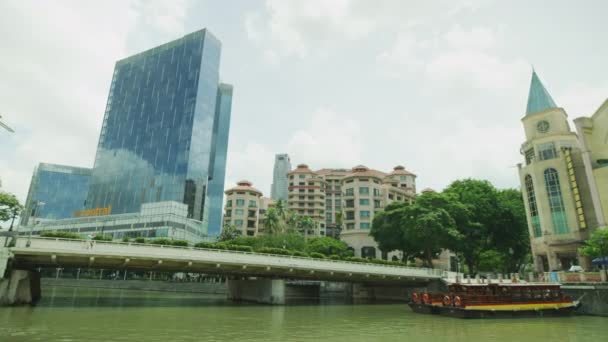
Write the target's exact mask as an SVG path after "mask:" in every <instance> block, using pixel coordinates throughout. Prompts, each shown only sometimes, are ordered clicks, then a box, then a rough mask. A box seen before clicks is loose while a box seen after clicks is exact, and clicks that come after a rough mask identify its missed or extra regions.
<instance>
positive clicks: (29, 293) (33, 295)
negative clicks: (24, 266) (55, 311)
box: [0, 270, 40, 305]
mask: <svg viewBox="0 0 608 342" xmlns="http://www.w3.org/2000/svg"><path fill="white" fill-rule="evenodd" d="M39 299H40V274H39V273H38V272H33V271H22V270H14V271H11V272H10V274H9V275H7V276H6V277H5V278H3V279H0V305H21V304H35V303H36V302H38V300H39Z"/></svg>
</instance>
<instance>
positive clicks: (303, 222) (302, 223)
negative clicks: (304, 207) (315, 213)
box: [298, 216, 317, 241]
mask: <svg viewBox="0 0 608 342" xmlns="http://www.w3.org/2000/svg"><path fill="white" fill-rule="evenodd" d="M316 227H317V222H316V221H315V220H313V219H312V218H311V217H310V216H300V218H299V220H298V228H301V229H304V240H305V241H307V240H308V230H309V229H311V228H313V229H314V228H316Z"/></svg>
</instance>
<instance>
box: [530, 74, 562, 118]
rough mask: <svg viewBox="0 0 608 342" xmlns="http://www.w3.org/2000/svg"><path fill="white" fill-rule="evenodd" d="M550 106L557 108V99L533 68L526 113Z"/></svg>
mask: <svg viewBox="0 0 608 342" xmlns="http://www.w3.org/2000/svg"><path fill="white" fill-rule="evenodd" d="M550 108H557V105H556V104H555V101H553V98H552V97H551V95H550V94H549V92H548V91H547V89H546V88H545V86H544V85H543V83H542V82H541V81H540V79H539V78H538V75H537V74H536V71H534V70H532V79H531V80H530V92H529V93H528V105H527V107H526V115H530V114H533V113H538V112H542V111H545V110H547V109H550Z"/></svg>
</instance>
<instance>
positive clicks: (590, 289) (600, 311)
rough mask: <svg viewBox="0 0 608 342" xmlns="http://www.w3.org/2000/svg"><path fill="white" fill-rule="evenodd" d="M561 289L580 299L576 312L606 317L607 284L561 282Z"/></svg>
mask: <svg viewBox="0 0 608 342" xmlns="http://www.w3.org/2000/svg"><path fill="white" fill-rule="evenodd" d="M562 291H563V292H564V293H565V294H567V295H569V296H571V297H572V299H575V300H580V301H581V307H580V308H579V309H578V310H577V313H578V314H582V315H593V316H604V317H608V284H606V285H604V284H575V285H574V284H563V285H562Z"/></svg>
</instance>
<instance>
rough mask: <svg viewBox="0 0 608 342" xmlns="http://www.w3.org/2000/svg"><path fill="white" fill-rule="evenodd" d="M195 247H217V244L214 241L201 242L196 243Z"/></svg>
mask: <svg viewBox="0 0 608 342" xmlns="http://www.w3.org/2000/svg"><path fill="white" fill-rule="evenodd" d="M194 247H196V248H210V249H215V248H216V245H215V244H214V243H213V242H199V243H196V244H194Z"/></svg>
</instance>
